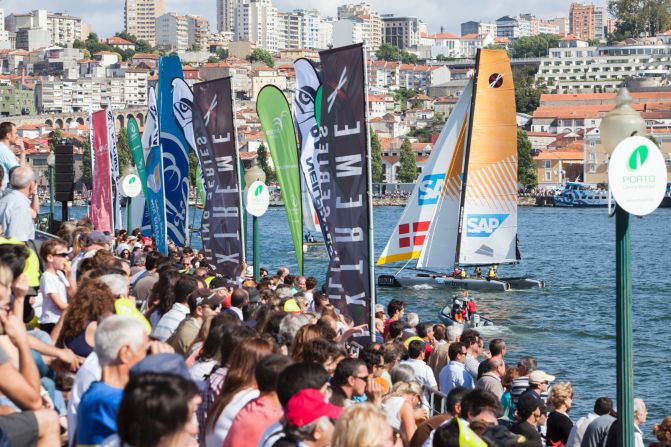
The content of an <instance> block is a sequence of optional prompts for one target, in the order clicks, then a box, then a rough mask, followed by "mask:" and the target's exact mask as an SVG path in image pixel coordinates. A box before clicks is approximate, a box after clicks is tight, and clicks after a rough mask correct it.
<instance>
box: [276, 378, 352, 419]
mask: <svg viewBox="0 0 671 447" xmlns="http://www.w3.org/2000/svg"><path fill="white" fill-rule="evenodd" d="M342 410H343V409H342V408H341V407H337V406H335V405H331V404H329V403H327V402H326V400H325V399H324V395H323V394H322V393H321V391H319V390H318V389H317V388H307V389H304V390H301V391H299V392H298V393H296V394H294V395H293V396H292V397H291V399H289V402H287V406H286V408H285V409H284V416H285V417H286V419H287V421H288V422H289V423H290V424H291V425H294V426H296V427H299V428H300V427H303V426H305V425H308V424H311V423H313V422H314V421H316V420H317V419H319V418H320V417H322V416H327V417H329V418H330V419H338V417H340V413H342Z"/></svg>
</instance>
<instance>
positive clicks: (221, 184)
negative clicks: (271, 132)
mask: <svg viewBox="0 0 671 447" xmlns="http://www.w3.org/2000/svg"><path fill="white" fill-rule="evenodd" d="M193 105H194V107H193V109H192V111H193V120H192V123H193V134H194V141H195V144H196V150H197V151H198V154H199V158H200V161H201V163H202V168H203V176H204V178H205V186H206V187H205V191H206V194H207V195H206V200H205V208H204V209H203V217H202V220H201V224H200V237H201V239H202V241H203V251H204V253H205V259H206V260H207V262H208V263H209V264H210V265H211V266H213V267H214V269H215V271H216V272H217V273H219V274H221V275H224V276H226V277H228V278H231V279H234V278H236V277H237V276H238V275H240V273H241V263H242V261H243V260H245V233H244V229H243V224H242V219H243V214H244V212H243V211H244V210H243V208H242V195H241V194H242V191H241V187H240V185H241V175H240V174H241V172H240V170H241V168H240V164H239V163H238V160H239V154H238V146H237V143H236V136H235V127H234V124H233V98H232V96H231V78H223V79H215V80H213V81H208V82H200V83H198V84H195V85H194V86H193Z"/></svg>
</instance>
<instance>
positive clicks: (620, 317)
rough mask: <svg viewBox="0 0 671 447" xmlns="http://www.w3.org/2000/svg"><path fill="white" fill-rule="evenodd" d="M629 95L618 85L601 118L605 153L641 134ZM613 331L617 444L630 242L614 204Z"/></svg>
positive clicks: (624, 381) (630, 428)
mask: <svg viewBox="0 0 671 447" xmlns="http://www.w3.org/2000/svg"><path fill="white" fill-rule="evenodd" d="M630 103H631V96H630V95H629V91H628V90H627V89H626V88H622V89H620V92H619V93H618V95H617V98H616V106H615V108H614V109H613V110H611V111H610V112H608V114H607V115H606V117H605V118H604V119H603V120H602V121H601V126H600V133H601V141H602V143H603V145H604V148H605V149H606V151H607V152H608V154H609V155H610V154H612V152H613V150H614V149H615V147H616V146H617V145H618V143H620V142H621V141H622V140H624V139H625V138H628V137H630V136H635V135H638V136H645V134H646V125H645V121H644V120H643V118H641V115H639V114H638V112H636V111H635V110H634V109H633V108H632V107H631V106H630V105H629V104H630ZM615 241H616V245H615V258H616V261H615V262H616V268H615V286H616V293H615V294H616V303H615V331H616V340H615V343H616V349H617V354H616V363H617V410H618V411H617V412H618V431H617V445H618V446H622V447H633V445H634V354H633V345H632V326H633V325H632V297H631V243H630V240H629V213H628V212H626V211H625V210H623V209H622V208H621V207H620V206H618V205H616V206H615Z"/></svg>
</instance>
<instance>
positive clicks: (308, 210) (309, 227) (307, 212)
mask: <svg viewBox="0 0 671 447" xmlns="http://www.w3.org/2000/svg"><path fill="white" fill-rule="evenodd" d="M301 201H302V202H303V233H310V234H311V235H312V236H313V237H318V236H317V234H319V235H321V229H320V227H319V219H318V218H317V212H316V211H315V207H314V205H312V197H311V195H310V193H309V192H308V189H307V186H306V185H305V179H304V178H303V176H301Z"/></svg>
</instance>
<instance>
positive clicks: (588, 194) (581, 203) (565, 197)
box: [554, 182, 608, 208]
mask: <svg viewBox="0 0 671 447" xmlns="http://www.w3.org/2000/svg"><path fill="white" fill-rule="evenodd" d="M554 206H566V207H574V208H579V207H601V206H603V207H606V206H608V191H607V190H605V189H599V188H597V187H596V186H594V185H590V184H588V183H579V182H566V185H565V186H564V189H563V190H562V191H561V192H560V193H559V194H557V195H556V196H554Z"/></svg>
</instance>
